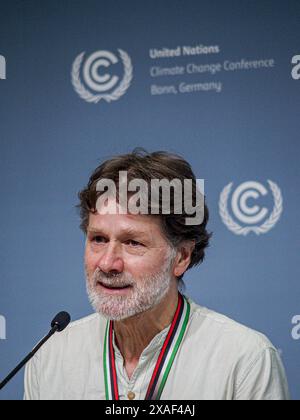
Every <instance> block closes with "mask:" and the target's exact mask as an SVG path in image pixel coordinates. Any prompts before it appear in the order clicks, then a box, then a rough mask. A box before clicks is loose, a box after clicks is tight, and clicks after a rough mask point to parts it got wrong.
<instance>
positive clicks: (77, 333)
mask: <svg viewBox="0 0 300 420" xmlns="http://www.w3.org/2000/svg"><path fill="white" fill-rule="evenodd" d="M105 322H106V321H105V319H104V318H103V317H101V316H100V315H99V314H97V313H95V314H92V315H88V316H85V317H83V318H80V319H78V320H76V321H73V322H71V323H70V324H69V325H68V327H67V328H66V329H65V330H64V331H62V332H60V333H56V334H55V335H54V336H53V337H52V338H51V340H49V341H48V343H46V345H45V346H44V347H43V348H42V351H41V356H42V355H43V354H44V355H45V354H47V353H48V352H51V353H52V354H54V353H55V354H59V353H60V352H64V353H67V352H68V350H69V349H70V351H72V352H75V353H76V352H77V351H78V352H79V351H81V350H83V349H86V348H89V347H91V346H94V343H95V340H100V338H101V336H102V335H103V330H104V329H105Z"/></svg>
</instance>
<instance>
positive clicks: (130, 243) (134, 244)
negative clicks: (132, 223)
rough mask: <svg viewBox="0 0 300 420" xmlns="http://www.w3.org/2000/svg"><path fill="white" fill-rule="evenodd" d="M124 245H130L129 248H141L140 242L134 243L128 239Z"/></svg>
mask: <svg viewBox="0 0 300 420" xmlns="http://www.w3.org/2000/svg"><path fill="white" fill-rule="evenodd" d="M126 244H128V245H131V246H134V247H136V246H143V244H141V243H140V242H137V241H134V240H133V239H129V240H128V241H126Z"/></svg>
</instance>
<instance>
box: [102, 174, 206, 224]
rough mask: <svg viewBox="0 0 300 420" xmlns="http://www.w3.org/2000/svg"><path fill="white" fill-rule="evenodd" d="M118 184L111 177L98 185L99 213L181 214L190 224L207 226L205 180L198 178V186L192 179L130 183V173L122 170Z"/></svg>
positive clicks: (138, 180)
mask: <svg viewBox="0 0 300 420" xmlns="http://www.w3.org/2000/svg"><path fill="white" fill-rule="evenodd" d="M117 184H118V187H117V185H116V183H115V182H114V181H113V180H112V179H107V178H103V179H100V180H99V181H98V182H97V186H96V191H97V192H98V193H99V197H98V199H97V202H96V209H97V211H98V213H99V214H128V213H130V214H135V215H137V214H143V215H144V214H151V215H158V214H176V215H180V214H181V215H185V216H186V217H185V224H186V225H200V224H201V223H203V220H204V180H203V179H196V183H195V181H193V180H192V179H184V180H183V181H182V180H180V179H178V178H174V179H172V180H168V179H151V183H150V185H149V184H148V183H147V181H145V180H144V179H138V178H135V179H133V180H131V181H129V182H128V173H127V171H120V172H119V180H118V183H117ZM111 200H112V202H111ZM117 203H118V205H117ZM188 216H189V217H188Z"/></svg>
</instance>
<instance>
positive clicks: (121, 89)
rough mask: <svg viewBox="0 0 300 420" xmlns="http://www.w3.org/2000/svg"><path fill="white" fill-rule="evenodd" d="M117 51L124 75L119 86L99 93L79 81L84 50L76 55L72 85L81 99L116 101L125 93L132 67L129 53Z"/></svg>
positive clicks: (93, 101)
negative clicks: (91, 90) (107, 91)
mask: <svg viewBox="0 0 300 420" xmlns="http://www.w3.org/2000/svg"><path fill="white" fill-rule="evenodd" d="M118 52H119V54H120V57H121V59H122V62H123V65H124V77H123V79H122V81H121V83H120V84H119V86H118V87H117V88H116V89H115V90H114V91H113V92H111V93H105V94H99V95H94V94H92V93H91V92H90V91H89V90H87V89H86V88H85V86H84V85H83V84H82V82H81V81H80V69H81V64H82V61H83V57H84V55H85V52H82V53H81V54H79V55H78V56H77V57H76V59H75V60H74V63H73V66H72V72H71V76H72V85H73V87H74V89H75V91H76V92H77V93H78V95H79V96H80V97H81V98H82V99H84V100H85V101H87V102H90V103H95V104H97V103H98V102H99V101H101V99H103V100H105V101H106V102H111V101H116V100H117V99H120V97H121V96H123V95H124V93H126V91H127V89H128V88H129V86H130V84H131V81H132V77H133V68H132V63H131V59H130V57H129V55H128V54H127V53H126V52H125V51H123V50H120V49H119V50H118Z"/></svg>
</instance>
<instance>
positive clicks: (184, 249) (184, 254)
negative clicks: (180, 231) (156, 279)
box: [173, 240, 195, 277]
mask: <svg viewBox="0 0 300 420" xmlns="http://www.w3.org/2000/svg"><path fill="white" fill-rule="evenodd" d="M194 249H195V241H194V240H192V241H184V242H182V243H181V244H180V245H179V246H178V249H177V255H176V258H175V263H174V268H173V274H174V276H176V277H179V276H181V275H182V274H183V273H184V272H185V271H186V270H187V268H188V266H189V265H190V262H191V258H192V253H193V251H194Z"/></svg>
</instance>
